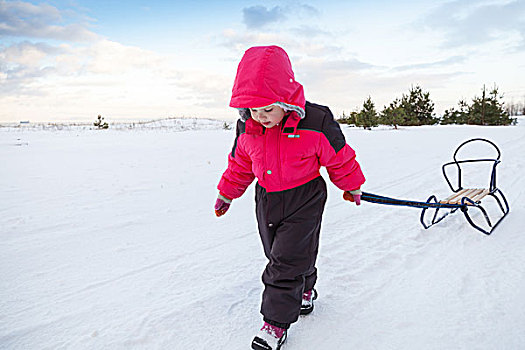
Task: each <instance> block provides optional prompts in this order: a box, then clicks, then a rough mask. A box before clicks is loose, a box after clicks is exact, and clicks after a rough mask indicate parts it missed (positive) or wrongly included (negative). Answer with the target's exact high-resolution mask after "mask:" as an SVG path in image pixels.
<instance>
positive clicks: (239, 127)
mask: <svg viewBox="0 0 525 350" xmlns="http://www.w3.org/2000/svg"><path fill="white" fill-rule="evenodd" d="M245 130H246V124H245V123H244V122H243V121H242V120H240V119H239V120H237V127H236V128H235V133H236V135H235V141H234V142H233V148H232V157H233V158H235V150H236V149H237V140H238V139H239V136H241V134H244V132H245Z"/></svg>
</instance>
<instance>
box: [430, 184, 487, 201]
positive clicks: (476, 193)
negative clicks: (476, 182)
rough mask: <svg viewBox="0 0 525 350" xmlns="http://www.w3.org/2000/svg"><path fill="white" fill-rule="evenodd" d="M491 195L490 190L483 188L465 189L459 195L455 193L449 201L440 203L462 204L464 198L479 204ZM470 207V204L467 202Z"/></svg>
mask: <svg viewBox="0 0 525 350" xmlns="http://www.w3.org/2000/svg"><path fill="white" fill-rule="evenodd" d="M487 194H489V190H487V189H483V188H464V189H462V190H461V191H459V192H457V193H453V194H452V195H450V196H449V197H448V198H447V199H444V200H441V201H439V203H442V204H460V203H461V200H462V199H463V197H467V198H469V199H471V200H472V201H474V202H476V203H477V202H479V201H480V200H481V199H482V198H483V197H485V196H486V195H487ZM467 204H468V205H470V203H469V202H467Z"/></svg>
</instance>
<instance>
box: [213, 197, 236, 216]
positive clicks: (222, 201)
mask: <svg viewBox="0 0 525 350" xmlns="http://www.w3.org/2000/svg"><path fill="white" fill-rule="evenodd" d="M231 203H232V200H231V199H230V198H228V197H225V196H223V195H222V194H220V193H219V195H218V196H217V201H215V215H217V217H219V216H223V215H224V214H226V212H227V211H228V209H230V204H231Z"/></svg>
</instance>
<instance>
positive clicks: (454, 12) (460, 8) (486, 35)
mask: <svg viewBox="0 0 525 350" xmlns="http://www.w3.org/2000/svg"><path fill="white" fill-rule="evenodd" d="M424 25H426V26H427V27H429V28H431V29H437V30H440V31H443V32H444V33H445V42H444V46H449V47H460V46H472V45H478V44H483V43H487V42H490V41H495V40H506V38H508V37H509V34H512V33H514V34H516V35H514V36H513V39H514V40H515V43H514V45H513V46H516V47H521V48H525V45H524V42H525V2H523V1H510V2H509V1H507V2H503V3H502V2H487V1H485V2H470V1H462V0H456V1H452V2H447V3H445V4H443V5H441V6H439V7H437V8H436V9H435V10H434V11H433V12H432V13H430V14H429V15H428V16H427V17H426V18H425V19H424Z"/></svg>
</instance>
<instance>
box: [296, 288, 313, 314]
mask: <svg viewBox="0 0 525 350" xmlns="http://www.w3.org/2000/svg"><path fill="white" fill-rule="evenodd" d="M315 299H317V291H316V290H315V288H312V289H310V290H308V291H306V292H304V293H303V302H302V304H301V313H300V314H301V315H308V314H309V313H310V312H312V311H314V300H315Z"/></svg>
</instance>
